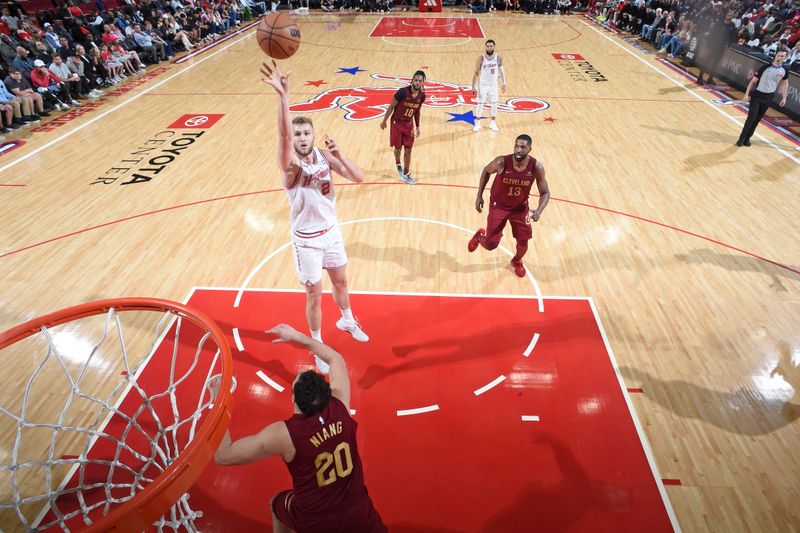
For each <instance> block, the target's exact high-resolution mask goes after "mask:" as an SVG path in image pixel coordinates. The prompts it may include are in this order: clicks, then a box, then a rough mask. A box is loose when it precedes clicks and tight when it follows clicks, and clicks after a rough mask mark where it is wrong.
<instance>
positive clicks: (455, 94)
mask: <svg viewBox="0 0 800 533" xmlns="http://www.w3.org/2000/svg"><path fill="white" fill-rule="evenodd" d="M370 77H371V78H374V79H376V80H381V81H391V82H395V83H397V84H398V86H389V87H373V86H364V87H340V88H333V89H328V90H327V91H325V92H323V93H320V94H318V95H317V96H315V97H313V98H311V99H310V100H307V101H305V102H300V103H296V104H292V105H290V106H289V111H291V112H293V113H309V112H313V111H328V110H330V109H336V108H342V109H343V110H344V111H345V115H344V118H346V119H347V120H356V121H362V120H372V119H376V118H381V117H383V115H384V113H385V112H386V108H387V107H388V106H389V104H391V103H392V97H394V95H395V93H396V92H397V89H398V88H399V86H404V85H408V84H410V83H411V78H408V77H404V76H392V75H388V74H371V75H370ZM423 90H424V91H425V103H423V104H422V107H428V108H430V107H432V108H452V107H459V106H474V105H475V104H476V103H477V100H476V98H477V97H476V95H475V93H473V92H472V87H470V86H467V85H458V84H456V83H448V82H443V81H426V82H425V85H424V88H423ZM548 107H550V104H549V103H547V102H545V101H544V100H539V99H537V98H510V99H508V100H506V101H505V102H499V103H498V104H497V110H498V111H501V112H503V113H536V112H537V111H541V110H543V109H547V108H548Z"/></svg>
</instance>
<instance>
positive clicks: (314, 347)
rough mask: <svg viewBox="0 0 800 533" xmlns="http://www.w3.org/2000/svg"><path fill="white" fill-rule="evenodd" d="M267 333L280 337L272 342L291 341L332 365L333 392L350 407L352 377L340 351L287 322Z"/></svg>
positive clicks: (330, 375) (330, 372) (331, 380)
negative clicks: (304, 333)
mask: <svg viewBox="0 0 800 533" xmlns="http://www.w3.org/2000/svg"><path fill="white" fill-rule="evenodd" d="M267 333H269V334H271V335H276V336H277V337H278V338H277V339H275V340H273V341H272V342H291V343H293V344H296V345H299V346H302V347H304V348H306V349H308V350H310V351H311V352H313V353H314V354H315V355H316V356H317V357H319V358H320V359H322V360H323V361H324V362H325V363H327V364H328V365H330V371H329V373H328V377H329V379H330V382H331V392H332V394H333V395H334V396H336V397H337V398H338V399H339V400H340V401H341V402H342V403H343V404H344V406H345V407H347V409H350V377H349V376H348V375H347V365H346V364H345V362H344V358H343V357H342V356H341V355H340V354H339V352H337V351H336V350H334V349H333V348H331V347H330V346H328V345H327V344H323V343H321V342H317V341H315V340H314V339H312V338H311V337H308V336H306V335H303V334H302V333H300V332H299V331H297V330H296V329H294V328H293V327H291V326H288V325H286V324H279V325H277V326H275V327H274V328H272V329H270V330H268V331H267Z"/></svg>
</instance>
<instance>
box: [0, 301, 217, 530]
mask: <svg viewBox="0 0 800 533" xmlns="http://www.w3.org/2000/svg"><path fill="white" fill-rule="evenodd" d="M152 302H156V304H153V303H152ZM103 303H116V304H119V305H117V307H110V306H109V307H106V306H103V305H101V304H103ZM92 306H94V307H93V308H92ZM150 306H152V308H151V307H150ZM142 311H145V312H148V311H149V313H145V314H146V315H148V316H147V317H145V319H144V320H139V319H136V320H134V319H131V320H128V316H127V315H142V313H141V312H142ZM153 311H156V312H161V316H160V318H159V317H158V315H154V313H152V312H153ZM89 313H91V314H89ZM123 314H125V315H126V321H128V322H132V323H133V324H134V325H135V326H140V325H141V324H142V322H147V323H148V324H147V325H148V326H150V327H152V324H153V323H154V324H155V326H154V327H152V330H150V329H149V328H148V329H145V328H140V330H139V331H134V332H133V333H132V335H133V336H137V337H142V336H144V337H147V336H148V335H149V337H148V338H149V340H148V341H146V342H140V341H139V340H137V341H135V344H137V346H135V347H132V346H129V345H130V341H129V339H127V338H126V335H125V331H124V328H123V319H122V315H123ZM56 315H58V316H56ZM89 316H96V318H91V319H88V320H92V321H94V322H95V323H94V330H93V331H94V334H95V336H94V337H93V338H94V339H95V340H93V341H89V342H86V343H84V344H83V347H84V350H87V351H88V353H81V354H77V353H74V349H75V343H72V344H70V343H65V342H62V341H61V340H62V339H63V338H64V335H67V334H68V333H67V331H69V330H67V329H64V328H58V329H57V326H59V325H61V324H65V323H68V327H69V328H71V330H73V331H74V330H75V328H76V327H80V323H81V322H84V321H86V320H87V317H89ZM54 317H55V319H53V318H54ZM48 318H49V319H50V320H46V319H48ZM25 326H27V327H28V329H27V330H26V329H25ZM31 326H36V328H35V329H33V328H32V327H31ZM132 328H133V329H135V327H132ZM85 329H88V330H92V328H85ZM147 331H151V333H150V334H147V333H146V332H147ZM20 332H22V333H20ZM15 335H16V337H15ZM72 338H74V337H72ZM23 339H24V343H25V346H24V347H23V346H22V344H23ZM37 339H38V340H37ZM84 340H85V339H84ZM126 341H128V342H126ZM32 344H35V345H38V347H39V348H40V349H41V350H42V351H45V350H46V353H44V354H42V353H38V354H36V353H27V354H26V353H25V352H26V350H27V348H29V347H30V346H31V345H32ZM12 345H13V346H12ZM9 346H12V348H18V349H17V350H16V357H15V360H17V361H20V360H21V359H20V355H22V356H23V357H24V355H28V356H30V357H32V358H33V359H32V360H31V361H30V364H31V367H30V368H33V372H32V374H31V375H30V378H29V379H28V380H27V382H26V383H25V387H24V389H23V390H22V393H21V400H16V399H15V400H10V401H8V402H3V404H0V434H11V433H12V432H13V434H14V442H13V446H12V447H11V450H10V455H9V454H8V449H7V447H6V449H2V448H0V479H2V478H7V479H8V480H9V481H10V483H9V484H10V489H11V490H10V491H7V488H6V487H2V486H0V491H4V492H0V516H3V515H5V519H4V522H2V523H0V531H2V530H3V529H4V527H10V526H15V524H13V523H8V519H9V518H12V519H13V517H11V516H9V515H10V514H11V513H9V512H8V511H9V510H13V513H14V514H15V515H16V519H17V521H18V526H19V527H21V528H24V529H25V530H26V531H30V530H44V529H48V528H51V527H56V528H58V529H60V530H63V531H72V530H80V529H84V528H85V527H86V526H90V529H91V530H95V529H96V530H100V529H106V528H110V527H115V528H117V530H122V531H125V530H139V531H141V530H142V529H144V527H147V525H148V524H149V523H152V526H153V527H155V528H156V529H157V530H158V531H164V530H167V531H178V530H187V531H196V530H197V529H196V525H195V521H196V520H197V519H198V518H199V517H200V516H202V513H201V512H199V511H196V510H193V509H192V508H191V507H190V506H189V495H188V494H187V493H185V491H186V490H187V489H188V486H190V485H191V483H193V482H194V480H195V479H196V478H197V476H198V475H199V474H200V472H201V471H202V468H203V467H204V466H205V464H206V462H207V461H208V460H209V459H210V457H211V456H212V455H213V453H214V450H215V449H216V446H217V445H218V443H219V440H220V439H221V438H222V434H223V433H224V431H225V429H226V427H227V422H228V421H229V419H230V410H229V409H230V406H229V402H230V389H231V388H232V386H231V383H232V381H231V380H232V375H231V374H232V372H231V357H230V350H229V348H228V345H227V342H226V341H225V339H224V337H222V334H221V332H220V330H219V328H218V327H217V326H216V325H215V324H214V323H213V322H212V321H210V320H209V319H207V317H205V316H204V315H201V314H199V313H197V312H195V311H192V310H189V309H188V308H186V307H184V306H181V305H180V304H173V303H172V302H166V301H164V300H149V299H137V300H134V299H125V300H109V301H106V302H95V303H94V304H87V305H86V306H78V307H76V308H71V309H68V310H65V311H63V312H59V313H54V315H50V316H49V317H43V318H42V319H37V320H34V321H31V322H29V323H27V324H25V325H23V326H20V327H18V328H14V329H13V330H9V331H7V332H5V333H2V334H0V349H6V348H7V347H9ZM19 348H21V350H20V349H19ZM132 348H133V349H135V350H136V351H137V352H139V353H138V354H137V353H134V352H133V351H131V350H132ZM70 350H73V351H72V352H71V351H70ZM20 351H22V353H21V354H20ZM109 354H111V355H112V356H113V357H114V358H115V359H116V361H113V362H111V363H109V359H110V358H109ZM156 359H158V365H157V369H158V371H155V370H154V369H153V368H150V369H146V367H147V365H148V364H150V365H151V366H153V364H154V363H155V362H156ZM2 361H5V359H2ZM97 369H101V370H105V372H103V373H102V375H100V376H98V372H96V370H97ZM59 379H60V380H61V382H62V385H63V386H62V387H61V388H63V389H65V392H66V394H64V396H63V398H59V399H58V400H59V403H63V406H61V407H60V410H59V412H56V413H54V412H53V408H52V407H51V409H50V410H49V412H46V413H44V414H43V411H47V410H46V409H45V410H43V409H42V408H40V407H39V404H37V402H42V404H44V403H47V404H48V405H49V406H53V405H54V404H53V398H52V397H47V396H52V395H54V394H56V395H57V393H54V391H57V390H58V389H59V385H58V383H59ZM98 383H100V385H98ZM220 384H222V385H223V386H225V385H227V387H228V391H227V392H226V391H223V393H222V394H220V396H219V398H217V399H216V403H217V405H216V409H215V405H214V403H215V399H214V397H216V391H214V392H212V388H215V387H216V389H217V390H219V387H220ZM11 385H12V384H9V383H8V382H6V383H5V384H4V386H5V387H10V386H11ZM101 389H102V393H100V391H101ZM42 393H45V394H42ZM37 396H38V397H37ZM41 396H45V397H44V398H42V397H41ZM3 398H4V399H5V398H7V396H3ZM62 400H63V402H62ZM6 403H9V404H13V405H5V404H6ZM91 408H94V409H95V411H96V412H90V411H91ZM80 418H82V419H83V423H80V424H78V423H76V422H75V421H74V420H75V419H80ZM13 426H16V429H15V430H13V429H12V430H7V428H12V427H13ZM209 426H212V427H209ZM33 434H35V438H36V441H35V443H36V444H31V443H32V442H34V441H32V440H31V438H32V435H33ZM44 435H46V437H44ZM198 441H202V442H198ZM31 446H33V448H34V449H37V450H41V449H42V448H46V453H43V454H41V455H45V457H43V458H36V459H31V458H29V457H26V456H27V455H29V454H30V453H29V450H30V449H31ZM65 449H66V450H68V451H67V452H66V453H65V452H64V450H65ZM68 453H72V455H68ZM190 453H191V454H192V455H196V456H197V458H196V459H195V461H194V462H192V463H190V462H189V461H191V460H192V457H189V456H188V455H189V454H190ZM184 454H186V456H184ZM40 457H41V456H40ZM65 470H68V471H67V472H66V474H64V471H65ZM31 478H35V479H36V480H37V482H35V483H31V482H30V480H31ZM164 478H177V479H178V480H179V482H178V483H177V485H179V486H180V488H179V492H177V493H176V492H175V490H176V489H175V483H174V480H173V479H166V480H164ZM41 479H43V480H44V482H43V483H41ZM170 490H171V492H170ZM161 493H163V494H161ZM172 493H174V495H172V496H170V497H171V499H169V500H167V501H166V503H165V502H163V501H162V502H160V503H156V502H154V501H151V500H158V499H159V498H158V497H155V496H154V495H159V494H160V496H161V500H164V499H165V498H164V496H167V495H168V494H172ZM145 495H147V497H145ZM140 496H141V498H140ZM137 498H138V499H139V500H142V501H143V503H140V502H138V500H137ZM4 500H5V501H4ZM145 500H146V501H145ZM176 500H177V501H176ZM170 505H172V506H171V507H169V506H170ZM159 506H160V508H156V507H159ZM166 507H169V509H166ZM37 509H38V510H37ZM165 510H166V512H165ZM162 513H163V515H162V516H161V517H160V518H157V517H158V515H160V514H162ZM137 519H138V520H139V521H140V522H139V523H137ZM142 520H146V522H143V523H142V522H141V521H142ZM101 526H102V527H101Z"/></svg>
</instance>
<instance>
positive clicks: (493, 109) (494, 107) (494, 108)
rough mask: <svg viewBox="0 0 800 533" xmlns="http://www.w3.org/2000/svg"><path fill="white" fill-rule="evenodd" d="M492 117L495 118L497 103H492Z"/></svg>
mask: <svg viewBox="0 0 800 533" xmlns="http://www.w3.org/2000/svg"><path fill="white" fill-rule="evenodd" d="M492 116H493V117H496V116H497V102H492ZM492 122H494V119H492Z"/></svg>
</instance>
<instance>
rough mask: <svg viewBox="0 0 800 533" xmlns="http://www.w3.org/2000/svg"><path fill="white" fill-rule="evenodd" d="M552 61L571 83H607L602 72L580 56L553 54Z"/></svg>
mask: <svg viewBox="0 0 800 533" xmlns="http://www.w3.org/2000/svg"><path fill="white" fill-rule="evenodd" d="M553 59H555V60H556V61H558V65H559V66H560V67H561V68H563V69H564V70H565V71H566V73H567V74H569V77H570V78H572V81H580V82H582V81H593V82H600V81H608V78H606V77H605V76H604V75H603V73H602V72H600V71H599V70H597V68H595V66H594V65H592V64H591V63H590V62H589V61H587V60H586V59H585V58H584V57H583V56H582V55H580V54H553Z"/></svg>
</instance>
